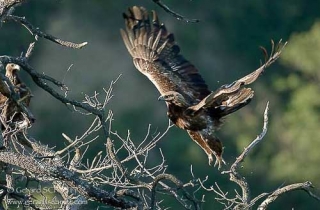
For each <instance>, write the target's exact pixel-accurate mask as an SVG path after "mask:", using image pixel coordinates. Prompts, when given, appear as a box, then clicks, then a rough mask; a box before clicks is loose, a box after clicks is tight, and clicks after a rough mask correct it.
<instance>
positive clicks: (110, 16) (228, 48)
mask: <svg viewBox="0 0 320 210" xmlns="http://www.w3.org/2000/svg"><path fill="white" fill-rule="evenodd" d="M165 3H166V4H168V6H170V7H171V8H172V9H174V10H175V11H176V12H178V13H181V14H183V15H185V16H187V17H188V18H197V19H200V22H199V23H196V24H188V23H185V22H181V21H178V20H176V19H175V18H173V17H172V16H170V15H169V14H167V13H165V12H164V11H163V10H162V9H161V8H159V7H158V6H157V5H156V4H154V3H153V2H152V1H151V0H144V1H142V0H130V1H126V0H118V1H101V0H91V1H76V0H68V1H66V0H64V1H63V0H59V1H58V0H51V1H50V0H47V1H39V0H38V1H37V0H30V1H29V3H28V4H24V5H22V6H21V7H18V8H17V10H16V11H15V12H16V14H22V15H24V16H26V18H27V19H28V20H29V21H30V22H32V23H33V24H34V25H35V26H38V27H39V28H41V29H42V30H43V31H46V32H48V33H50V34H53V35H56V36H58V37H61V38H63V39H65V40H70V41H74V42H83V41H87V42H89V45H88V46H86V47H84V48H83V49H81V50H73V49H68V48H64V47H61V46H59V45H56V44H54V43H51V42H48V41H46V40H42V39H40V40H39V41H38V42H37V44H36V48H35V53H34V55H33V56H32V58H31V59H32V60H31V64H32V65H33V66H34V67H35V69H37V70H38V71H40V72H44V73H45V74H48V75H50V76H53V77H55V78H57V79H59V80H63V81H64V82H65V83H66V84H67V85H68V86H69V88H70V89H71V92H69V95H68V96H69V97H73V98H76V99H81V98H83V96H84V94H92V93H93V92H94V91H102V88H104V87H107V86H109V84H110V82H111V81H112V80H114V79H116V78H117V77H118V75H119V74H122V76H121V78H120V80H119V81H118V82H117V84H116V85H115V90H114V98H113V100H112V102H111V104H110V106H109V108H110V109H111V110H113V111H114V114H115V121H114V123H113V129H114V130H116V131H118V133H120V134H122V135H123V136H125V135H126V133H127V130H130V131H131V136H132V138H133V139H134V140H135V141H136V142H140V141H141V140H142V139H143V138H144V136H145V134H146V131H147V128H148V125H149V124H152V127H151V131H152V132H157V131H161V130H164V129H165V128H166V126H167V123H168V119H167V117H166V106H165V104H164V103H162V102H158V101H157V97H158V96H159V93H158V92H157V90H156V88H155V87H154V86H153V84H151V82H150V81H149V80H148V79H147V78H145V77H144V76H143V75H141V74H140V73H139V72H138V71H137V70H136V69H135V68H134V66H133V64H132V60H131V58H130V56H129V54H128V52H127V50H126V49H125V46H124V44H123V42H122V39H121V37H120V33H119V29H120V28H123V27H124V23H123V19H122V16H121V14H122V13H123V12H124V11H125V10H126V9H127V8H128V7H129V6H133V5H141V6H144V7H146V8H147V9H149V10H156V11H157V12H158V14H159V17H160V20H161V22H164V23H165V24H166V26H167V28H168V30H170V31H171V32H173V33H174V34H175V37H176V40H177V42H178V43H179V45H180V47H181V51H182V54H183V55H184V56H185V57H186V58H187V59H189V60H190V61H191V62H192V63H193V64H195V66H197V67H198V69H200V72H201V74H202V75H203V77H204V78H205V80H206V82H207V84H208V86H209V87H210V88H211V89H212V90H214V89H215V88H217V87H219V86H221V85H222V84H225V83H229V82H232V81H234V80H235V79H237V78H239V77H241V76H243V75H245V74H247V73H249V72H251V71H253V70H254V69H256V68H258V67H259V64H260V59H263V55H262V53H261V51H260V50H259V48H258V46H260V45H261V46H265V47H267V48H268V47H270V40H271V39H274V40H275V41H278V40H279V39H281V38H282V39H283V40H288V41H289V44H288V46H287V48H286V49H285V50H284V52H283V54H282V56H281V58H280V61H278V62H277V63H276V64H274V65H272V66H271V67H270V68H268V69H267V71H266V72H265V73H264V75H263V76H262V77H261V78H259V80H258V82H256V83H255V84H254V87H253V88H254V89H255V93H256V96H255V98H254V100H253V101H252V103H251V104H249V105H248V106H247V107H245V108H243V109H242V110H241V111H239V112H237V113H235V114H233V115H231V116H230V117H229V118H228V119H227V121H226V124H225V125H224V126H223V127H222V129H221V130H220V131H219V132H218V135H219V137H220V139H222V141H223V143H224V145H225V154H224V158H225V160H226V161H227V162H228V163H232V162H233V161H234V159H235V157H236V156H237V155H238V154H239V153H240V152H241V151H242V149H243V147H245V146H246V145H247V144H249V143H250V142H251V141H252V140H253V139H254V138H255V137H256V135H257V134H258V133H260V131H261V128H262V121H263V120H262V117H263V110H264V108H265V105H266V103H267V101H270V115H271V116H270V122H269V131H268V134H267V135H266V137H265V139H264V140H263V142H262V143H261V144H260V145H258V146H257V147H256V148H255V149H254V152H253V153H252V154H250V155H249V157H248V158H247V159H246V162H244V163H243V169H242V172H243V174H245V175H246V176H247V178H248V179H249V183H251V187H252V189H253V192H252V193H253V194H254V195H256V194H257V193H261V192H269V191H272V190H274V189H275V188H277V187H278V186H280V185H281V184H283V183H285V184H290V183H293V182H303V181H306V180H309V181H311V182H313V184H314V185H315V186H316V189H315V190H316V192H317V193H319V192H320V190H319V189H320V168H319V166H320V152H319V151H318V148H320V129H319V128H320V98H319V89H320V86H319V84H320V70H319V66H320V19H319V18H320V11H319V5H320V0H313V1H311V0H308V1H304V0H296V1H295V2H294V3H293V2H292V1H289V0H283V1H276V0H259V1H253V0H242V1H239V0H238V1H237V0H233V1H230V0H215V1H212V0H202V1H184V0H179V1H169V0H168V1H165ZM0 39H1V40H2V41H1V42H0V53H1V54H5V55H13V56H17V55H19V54H20V53H21V52H22V51H25V50H26V49H27V47H28V45H29V43H30V42H31V41H32V36H31V35H30V34H28V33H27V32H26V30H25V29H22V28H21V27H20V25H18V24H15V23H10V24H3V26H2V28H1V33H0ZM71 64H73V66H72V67H71V70H70V71H69V72H67V69H68V68H69V66H70V65H71ZM22 73H23V72H22ZM28 79H30V78H28V77H27V76H26V78H25V80H28ZM26 83H28V82H26ZM32 91H33V94H34V95H35V97H34V99H33V101H32V105H31V109H32V110H33V112H34V114H35V116H36V118H37V120H36V123H35V124H34V125H33V128H32V135H34V136H35V137H36V138H37V139H39V140H41V141H42V142H44V143H46V142H47V143H48V144H49V145H50V146H57V147H58V148H59V147H62V146H63V144H64V140H63V138H62V136H61V133H62V132H63V133H66V134H67V135H69V136H71V137H74V136H76V135H80V134H81V132H82V131H83V130H84V129H85V128H86V126H88V124H89V123H90V120H92V119H90V118H89V117H85V116H83V115H80V114H79V113H74V112H72V110H70V109H68V108H67V107H65V106H63V105H62V104H61V103H60V102H58V101H56V100H55V99H53V98H52V97H51V96H50V95H49V94H47V93H46V92H44V91H42V90H39V89H38V88H37V87H35V86H33V88H32ZM104 142H105V141H104V140H103V139H101V140H100V141H96V142H95V144H96V145H95V146H96V147H99V144H103V143H104ZM158 146H159V147H161V148H162V151H163V153H164V156H165V158H166V161H167V162H166V163H167V165H168V172H169V173H172V174H174V175H176V176H177V177H179V178H180V179H181V180H182V181H187V180H189V179H190V178H191V175H190V165H192V166H193V172H194V174H195V175H196V176H199V177H200V178H204V177H206V176H209V181H208V182H207V184H208V185H209V184H213V183H214V182H218V183H219V185H220V187H221V188H222V189H223V190H225V191H229V192H233V188H234V187H235V185H234V184H233V183H231V182H229V181H228V177H227V176H223V175H221V174H220V172H219V171H217V169H216V168H213V167H210V166H209V165H208V163H207V157H206V155H205V153H204V152H203V151H202V150H201V149H200V147H198V146H197V145H196V144H195V143H193V142H192V141H191V139H190V138H189V137H188V135H187V134H186V132H184V131H182V130H179V129H178V128H172V129H171V130H170V132H169V134H168V135H166V136H165V138H163V139H162V141H161V142H160V144H159V145H158ZM92 149H94V148H92ZM89 154H90V153H89ZM151 155H152V154H151ZM88 158H90V157H88ZM153 159H154V161H155V162H157V161H159V159H160V156H158V155H157V154H155V155H154V158H153ZM204 193H205V192H204ZM205 194H206V197H205V200H206V203H205V204H204V206H203V209H222V206H221V205H220V204H218V203H217V202H216V201H215V200H214V197H215V195H214V194H213V193H205ZM168 206H172V209H176V208H177V207H175V206H174V204H169V205H168ZM318 206H319V203H317V202H315V201H314V200H313V199H312V198H310V197H309V196H308V195H307V194H305V193H303V192H292V193H289V194H286V195H285V196H283V197H281V198H279V199H278V200H277V201H276V202H275V203H274V204H272V205H271V208H272V209H292V208H294V209H316V208H317V207H318Z"/></svg>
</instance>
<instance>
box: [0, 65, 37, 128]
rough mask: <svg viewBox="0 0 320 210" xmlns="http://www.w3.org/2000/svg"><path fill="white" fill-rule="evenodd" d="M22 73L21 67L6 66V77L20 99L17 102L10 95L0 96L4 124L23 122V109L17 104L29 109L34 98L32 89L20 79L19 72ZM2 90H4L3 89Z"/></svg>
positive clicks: (2, 94) (3, 94)
mask: <svg viewBox="0 0 320 210" xmlns="http://www.w3.org/2000/svg"><path fill="white" fill-rule="evenodd" d="M19 71H20V66H19V65H17V64H14V63H9V64H7V66H6V74H5V76H6V77H7V78H8V79H9V80H10V82H11V84H12V85H13V87H14V91H15V92H16V93H18V95H19V99H18V100H17V101H15V100H13V99H12V98H10V95H9V96H8V95H7V94H8V93H3V92H2V93H1V94H0V107H1V109H2V111H1V117H2V119H3V121H4V122H7V121H13V122H18V121H22V120H23V117H22V115H21V111H22V110H21V108H20V106H19V105H18V104H17V103H23V105H24V106H26V107H29V105H30V100H31V97H32V94H31V91H30V89H29V88H28V87H27V86H26V85H25V84H24V83H23V82H22V81H21V79H20V78H19V75H18V72H19ZM1 89H2V88H1ZM29 120H30V121H31V122H33V121H34V118H33V117H31V119H29Z"/></svg>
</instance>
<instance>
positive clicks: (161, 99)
mask: <svg viewBox="0 0 320 210" xmlns="http://www.w3.org/2000/svg"><path fill="white" fill-rule="evenodd" d="M165 100H166V99H165V98H164V97H163V96H159V98H158V101H165Z"/></svg>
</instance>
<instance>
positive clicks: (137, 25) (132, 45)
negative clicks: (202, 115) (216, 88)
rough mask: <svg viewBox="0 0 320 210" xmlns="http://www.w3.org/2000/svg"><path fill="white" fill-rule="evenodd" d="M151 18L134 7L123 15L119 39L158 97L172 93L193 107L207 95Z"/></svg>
mask: <svg viewBox="0 0 320 210" xmlns="http://www.w3.org/2000/svg"><path fill="white" fill-rule="evenodd" d="M152 14H153V19H152V21H151V20H150V18H149V15H148V12H147V11H146V9H145V8H143V7H137V6H134V7H131V8H129V11H128V13H127V14H125V13H124V14H123V17H124V19H125V23H126V30H122V29H121V35H122V38H123V40H124V43H125V45H126V47H127V49H128V51H129V53H130V54H131V56H132V57H133V62H134V65H135V66H136V68H137V69H138V70H139V71H140V72H141V73H143V74H144V75H145V76H147V77H148V78H149V80H151V82H152V83H153V84H154V85H155V86H156V87H157V89H158V90H159V92H160V93H161V94H163V93H165V92H168V91H176V92H179V93H181V94H183V96H184V97H185V98H186V99H188V100H189V101H190V102H193V104H195V103H197V102H199V101H201V100H202V99H203V98H205V97H206V96H208V95H209V94H210V93H211V91H209V90H208V87H207V85H206V84H205V81H204V80H203V78H202V77H201V76H200V74H199V73H198V70H197V69H196V68H195V66H194V65H192V64H191V63H190V62H188V61H187V60H186V59H185V58H184V57H183V56H182V55H181V54H180V53H179V52H180V49H179V47H178V45H177V44H176V43H175V40H174V36H173V34H171V33H169V32H168V31H167V29H166V27H165V26H164V25H163V24H160V23H159V19H158V17H157V14H156V13H155V12H154V11H152Z"/></svg>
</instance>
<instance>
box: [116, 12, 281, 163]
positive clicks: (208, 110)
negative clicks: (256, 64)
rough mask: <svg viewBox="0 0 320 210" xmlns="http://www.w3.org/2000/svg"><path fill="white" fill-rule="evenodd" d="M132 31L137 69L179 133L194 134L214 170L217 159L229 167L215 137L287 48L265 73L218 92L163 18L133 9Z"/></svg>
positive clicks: (129, 38)
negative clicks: (155, 91)
mask: <svg viewBox="0 0 320 210" xmlns="http://www.w3.org/2000/svg"><path fill="white" fill-rule="evenodd" d="M123 17H124V19H125V25H126V30H122V29H121V35H122V38H123V41H124V43H125V45H126V47H127V49H128V51H129V53H130V55H131V56H132V58H133V63H134V65H135V67H136V68H137V69H138V70H139V71H140V72H141V73H142V74H144V75H145V76H147V77H148V79H149V80H150V81H151V82H152V83H153V84H154V85H155V86H156V88H157V89H158V91H159V92H160V94H161V96H160V97H159V100H163V101H165V102H166V104H167V107H168V111H167V115H168V117H169V118H170V120H171V121H172V122H173V123H174V124H175V125H176V126H178V127H179V128H181V129H184V130H186V131H187V132H188V134H189V135H190V137H191V138H192V139H193V140H194V141H195V142H196V143H197V144H198V145H199V146H200V147H201V148H202V149H203V150H204V151H205V153H206V154H207V155H208V159H209V165H211V164H212V162H213V155H214V156H215V158H216V161H215V166H216V165H217V164H218V167H219V168H220V167H221V163H225V162H224V160H223V158H222V153H223V146H222V143H221V141H220V140H219V139H218V138H217V137H216V136H214V135H213V134H214V131H215V130H216V129H217V128H219V127H220V125H221V124H222V122H223V118H224V117H225V116H226V115H228V114H231V113H233V112H235V111H237V110H238V109H240V108H242V107H244V106H245V105H247V104H248V103H249V102H250V101H251V99H252V97H253V95H254V91H253V90H252V89H251V88H248V87H245V86H246V85H248V84H251V83H252V82H254V81H255V80H256V79H257V78H258V77H259V76H260V75H261V73H262V72H263V71H264V69H265V68H266V67H268V66H269V65H270V64H271V63H273V62H274V61H275V60H276V59H277V58H278V57H279V55H280V53H281V49H282V47H281V43H280V42H279V45H278V47H276V49H274V43H273V42H272V48H273V49H272V52H271V55H270V57H268V55H267V53H266V51H265V50H264V48H263V50H264V52H265V55H266V61H265V64H263V65H262V66H261V67H260V68H259V69H257V70H255V71H254V72H252V73H251V74H248V75H246V76H245V77H243V78H241V79H239V80H236V81H234V82H233V83H231V84H226V85H222V86H221V87H220V88H219V89H217V90H216V91H210V90H208V86H207V85H206V83H205V81H204V80H203V78H202V77H201V75H200V74H199V72H198V70H197V69H196V67H195V66H194V65H192V64H191V63H190V62H189V61H187V60H186V59H185V58H184V57H183V56H182V55H181V54H180V49H179V46H178V45H177V44H176V42H175V39H174V36H173V34H172V33H169V32H168V31H167V29H166V27H165V26H164V24H160V22H159V19H158V17H157V14H156V13H155V12H154V11H152V20H150V19H149V14H148V11H147V10H146V9H145V8H143V7H137V6H134V7H131V8H129V11H128V13H124V14H123Z"/></svg>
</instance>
